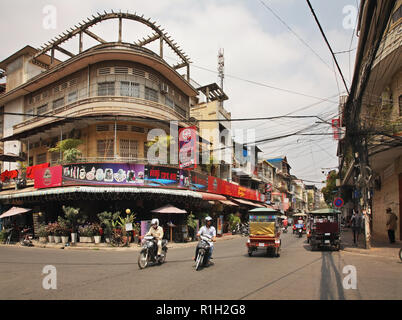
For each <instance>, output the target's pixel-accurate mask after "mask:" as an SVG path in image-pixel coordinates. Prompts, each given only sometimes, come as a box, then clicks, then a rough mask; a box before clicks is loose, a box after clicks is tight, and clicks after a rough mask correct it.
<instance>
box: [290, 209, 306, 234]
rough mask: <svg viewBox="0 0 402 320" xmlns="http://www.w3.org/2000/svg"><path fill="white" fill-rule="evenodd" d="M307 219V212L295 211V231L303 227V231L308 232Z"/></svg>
mask: <svg viewBox="0 0 402 320" xmlns="http://www.w3.org/2000/svg"><path fill="white" fill-rule="evenodd" d="M306 220H307V214H305V213H295V214H294V215H293V221H294V223H293V233H296V232H297V229H299V228H301V229H302V233H306V232H307V231H306Z"/></svg>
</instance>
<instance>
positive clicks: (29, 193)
mask: <svg viewBox="0 0 402 320" xmlns="http://www.w3.org/2000/svg"><path fill="white" fill-rule="evenodd" d="M27 189H28V188H27ZM27 189H22V190H7V191H3V192H1V193H0V200H8V199H18V198H27V197H38V196H47V195H59V194H67V193H97V194H99V193H100V194H103V193H104V194H106V193H134V194H143V193H147V194H163V195H172V196H182V197H191V198H197V199H202V195H201V194H200V193H199V192H195V191H191V190H176V189H164V188H141V187H87V186H77V187H56V188H49V189H40V190H36V189H34V190H32V189H33V188H29V189H31V190H27ZM225 199H226V198H225Z"/></svg>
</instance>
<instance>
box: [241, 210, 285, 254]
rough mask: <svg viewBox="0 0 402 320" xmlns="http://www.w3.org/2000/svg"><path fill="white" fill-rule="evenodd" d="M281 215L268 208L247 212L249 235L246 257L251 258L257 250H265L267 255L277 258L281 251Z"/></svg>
mask: <svg viewBox="0 0 402 320" xmlns="http://www.w3.org/2000/svg"><path fill="white" fill-rule="evenodd" d="M280 215H281V213H280V212H279V211H277V210H274V209H270V208H257V209H252V210H250V211H249V226H250V235H249V239H248V240H247V248H248V255H249V256H250V257H251V255H252V254H253V252H254V251H256V250H258V249H265V250H267V254H268V255H271V256H274V257H279V256H280V250H281V239H280V236H281V228H280V223H279V216H280Z"/></svg>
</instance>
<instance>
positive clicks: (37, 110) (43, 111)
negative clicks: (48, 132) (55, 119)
mask: <svg viewBox="0 0 402 320" xmlns="http://www.w3.org/2000/svg"><path fill="white" fill-rule="evenodd" d="M46 111H47V104H45V105H43V106H40V107H38V109H36V113H37V114H42V113H45V112H46Z"/></svg>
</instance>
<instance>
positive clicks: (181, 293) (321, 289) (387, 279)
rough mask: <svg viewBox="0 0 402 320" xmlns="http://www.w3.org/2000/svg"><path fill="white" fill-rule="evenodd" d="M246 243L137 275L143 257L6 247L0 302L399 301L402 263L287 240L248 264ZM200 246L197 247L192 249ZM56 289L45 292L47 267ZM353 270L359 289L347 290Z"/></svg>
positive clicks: (0, 265) (181, 255) (186, 252)
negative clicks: (199, 264)
mask: <svg viewBox="0 0 402 320" xmlns="http://www.w3.org/2000/svg"><path fill="white" fill-rule="evenodd" d="M246 241H247V238H244V237H238V238H235V239H232V240H226V241H219V242H217V243H216V245H215V251H214V259H213V261H214V262H215V264H214V265H213V266H210V267H208V268H204V269H202V270H200V271H195V269H194V262H193V261H192V257H193V255H194V247H186V248H174V249H170V250H169V251H168V255H167V261H166V263H165V264H163V265H161V266H150V267H148V268H146V269H144V270H139V268H138V265H137V258H138V254H139V253H138V252H130V251H101V250H98V251H95V250H60V249H42V248H20V247H18V248H16V247H0V299H152V300H157V299H196V300H197V299H202V300H204V299H208V300H215V299H321V300H327V299H329V300H332V299H352V300H358V299H401V298H402V276H401V275H402V273H401V268H402V263H401V262H399V261H398V260H397V259H396V258H395V259H389V258H379V257H370V256H367V255H360V254H355V253H349V252H343V251H341V252H335V251H333V252H328V251H325V252H322V251H314V252H312V251H310V247H309V245H308V244H307V243H306V238H305V236H304V237H303V238H297V237H296V236H295V235H293V234H292V233H287V234H284V235H282V251H281V256H280V257H279V258H271V257H267V256H266V255H265V252H263V251H261V252H259V253H255V254H254V255H253V256H252V257H249V256H248V254H247V251H246V247H245V243H246ZM194 246H195V244H194ZM46 265H53V266H55V267H56V270H57V289H55V290H53V289H50V290H46V289H44V288H43V286H42V281H43V278H44V277H45V275H43V274H42V270H43V267H44V266H46ZM347 265H352V266H354V267H355V268H356V272H357V288H356V289H345V288H344V287H343V280H344V277H345V276H347V274H344V273H343V268H344V267H345V266H347Z"/></svg>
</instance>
